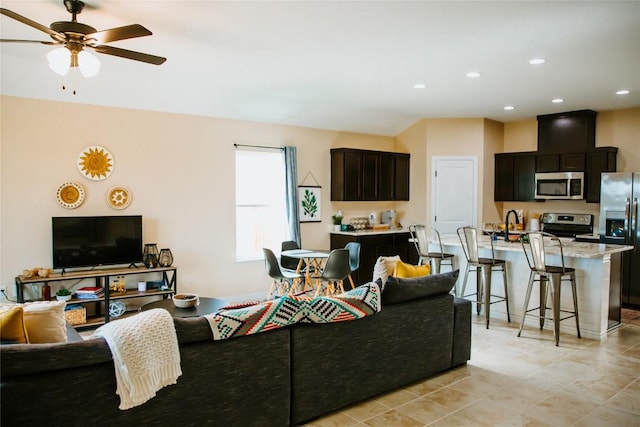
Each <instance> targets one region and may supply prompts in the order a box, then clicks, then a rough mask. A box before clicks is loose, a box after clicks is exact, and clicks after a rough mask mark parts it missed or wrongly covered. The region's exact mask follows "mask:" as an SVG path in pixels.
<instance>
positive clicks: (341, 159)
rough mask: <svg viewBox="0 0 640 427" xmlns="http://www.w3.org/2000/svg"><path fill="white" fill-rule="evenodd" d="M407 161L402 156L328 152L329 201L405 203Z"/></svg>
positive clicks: (351, 149)
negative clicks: (391, 201)
mask: <svg viewBox="0 0 640 427" xmlns="http://www.w3.org/2000/svg"><path fill="white" fill-rule="evenodd" d="M409 159H410V155H409V154H405V153H392V152H385V151H372V150H357V149H353V148H334V149H332V150H331V200H333V201H374V200H382V201H388V200H409Z"/></svg>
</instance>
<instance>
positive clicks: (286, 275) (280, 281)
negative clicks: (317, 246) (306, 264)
mask: <svg viewBox="0 0 640 427" xmlns="http://www.w3.org/2000/svg"><path fill="white" fill-rule="evenodd" d="M262 252H263V253H264V266H265V269H266V270H267V274H268V275H269V277H271V278H272V279H273V281H272V282H271V287H270V288H269V293H268V294H267V298H271V295H273V292H274V291H275V292H276V294H275V295H284V294H286V293H289V292H293V291H295V288H296V285H297V284H298V283H300V281H302V280H303V278H304V276H303V275H302V274H299V273H295V272H292V271H290V270H283V269H281V268H280V263H279V262H278V258H276V255H275V254H274V253H273V251H272V250H271V249H267V248H262Z"/></svg>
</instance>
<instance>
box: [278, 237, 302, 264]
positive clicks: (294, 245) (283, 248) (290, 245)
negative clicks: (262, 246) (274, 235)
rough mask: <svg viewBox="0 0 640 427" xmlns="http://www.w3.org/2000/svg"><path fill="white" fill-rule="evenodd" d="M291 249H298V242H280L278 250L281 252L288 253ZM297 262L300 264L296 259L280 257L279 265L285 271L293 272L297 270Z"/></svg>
mask: <svg viewBox="0 0 640 427" xmlns="http://www.w3.org/2000/svg"><path fill="white" fill-rule="evenodd" d="M292 249H300V245H299V244H298V242H296V241H293V240H286V241H284V242H282V246H281V247H280V250H281V251H282V252H284V251H290V250H292ZM299 262H300V260H299V259H297V258H291V257H289V256H286V255H282V256H280V264H281V265H282V268H286V269H289V270H294V271H295V270H297V269H298V264H299Z"/></svg>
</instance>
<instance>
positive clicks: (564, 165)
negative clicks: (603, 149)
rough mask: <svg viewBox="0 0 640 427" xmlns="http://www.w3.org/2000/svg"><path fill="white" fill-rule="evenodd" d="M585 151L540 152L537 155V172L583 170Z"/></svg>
mask: <svg viewBox="0 0 640 427" xmlns="http://www.w3.org/2000/svg"><path fill="white" fill-rule="evenodd" d="M584 170H585V153H564V154H540V155H537V156H536V172H583V171H584Z"/></svg>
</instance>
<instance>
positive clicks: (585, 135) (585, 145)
mask: <svg viewBox="0 0 640 427" xmlns="http://www.w3.org/2000/svg"><path fill="white" fill-rule="evenodd" d="M597 114H598V113H596V112H595V111H592V110H580V111H568V112H565V113H556V114H545V115H541V116H538V152H540V153H545V154H547V153H549V154H550V153H576V152H577V153H579V152H585V151H589V150H592V149H594V148H595V134H596V115H597Z"/></svg>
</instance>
